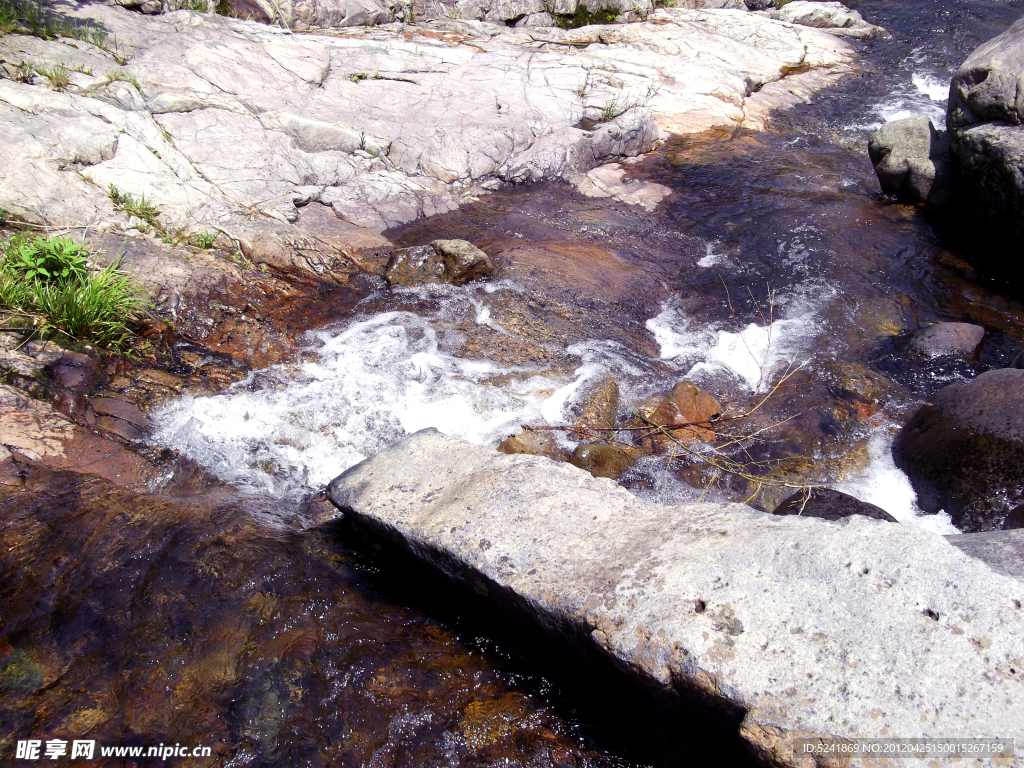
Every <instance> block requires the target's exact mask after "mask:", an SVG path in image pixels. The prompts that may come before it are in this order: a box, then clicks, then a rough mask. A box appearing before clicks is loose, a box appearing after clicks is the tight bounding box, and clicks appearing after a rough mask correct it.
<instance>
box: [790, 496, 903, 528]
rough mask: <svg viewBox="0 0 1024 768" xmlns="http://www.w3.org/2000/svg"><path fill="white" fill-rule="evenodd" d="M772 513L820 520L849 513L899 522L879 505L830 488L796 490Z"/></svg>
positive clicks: (835, 517) (840, 518)
mask: <svg viewBox="0 0 1024 768" xmlns="http://www.w3.org/2000/svg"><path fill="white" fill-rule="evenodd" d="M772 514H773V515H802V516H803V517H820V518H821V519H822V520H842V519H843V518H844V517H849V516H850V515H864V516H866V517H873V518H874V519H875V520H886V521H888V522H890V523H896V522H899V521H898V520H897V519H896V518H895V517H893V516H892V515H890V514H889V513H888V512H886V511H885V510H884V509H882V508H881V507H876V506H875V505H874V504H868V503H867V502H866V501H861V500H860V499H858V498H855V497H853V496H850V495H849V494H846V493H842V492H840V491H834V490H832V489H831V488H808V489H806V490H800V491H797V492H796V493H794V494H793V495H792V496H790V497H789V498H788V499H786V500H785V501H783V502H782V503H781V504H779V506H777V507H776V508H775V509H774V510H773V511H772Z"/></svg>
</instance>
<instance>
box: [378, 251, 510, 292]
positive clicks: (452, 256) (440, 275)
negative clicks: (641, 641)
mask: <svg viewBox="0 0 1024 768" xmlns="http://www.w3.org/2000/svg"><path fill="white" fill-rule="evenodd" d="M493 272H494V262H493V261H492V260H491V257H490V256H488V255H487V254H486V253H484V252H483V251H481V250H480V249H479V248H477V247H476V246H475V245H473V244H472V243H470V242H467V241H466V240H435V241H434V242H432V243H431V244H430V245H417V246H415V247H413V248H399V249H398V250H396V251H394V252H393V253H392V254H391V258H390V259H389V260H388V265H387V267H386V268H385V269H384V279H385V280H386V281H387V284H388V285H392V286H394V285H403V286H414V285H423V284H425V283H452V284H453V285H465V284H466V283H468V282H470V281H471V280H482V279H484V278H486V277H489V276H490V275H491V274H492V273H493Z"/></svg>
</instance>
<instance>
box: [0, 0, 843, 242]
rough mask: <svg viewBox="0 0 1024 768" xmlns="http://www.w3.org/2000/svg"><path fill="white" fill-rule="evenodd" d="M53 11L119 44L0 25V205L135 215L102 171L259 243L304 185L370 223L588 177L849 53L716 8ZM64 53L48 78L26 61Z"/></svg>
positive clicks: (765, 104) (132, 189) (41, 64)
mask: <svg viewBox="0 0 1024 768" xmlns="http://www.w3.org/2000/svg"><path fill="white" fill-rule="evenodd" d="M52 12H53V14H54V15H55V16H58V17H61V18H66V19H68V20H70V21H69V23H75V24H79V25H82V26H85V25H86V24H89V25H92V28H98V29H102V30H104V31H105V33H106V35H107V38H108V40H111V41H112V40H115V39H116V40H117V47H116V49H115V48H111V47H110V45H108V48H109V50H107V49H101V48H99V47H96V46H95V45H90V44H88V43H86V42H82V41H79V42H78V43H75V45H74V46H72V45H69V44H68V41H64V40H41V39H39V38H36V37H31V36H27V35H19V34H10V35H6V36H4V37H2V38H0V145H3V148H4V151H3V152H2V153H0V208H3V209H4V210H6V211H7V212H8V214H9V215H12V216H14V217H16V218H20V219H24V220H27V221H30V222H35V223H37V224H47V225H52V226H55V227H82V228H85V227H87V226H88V227H89V228H90V229H91V230H93V231H95V230H101V231H102V230H106V229H117V228H131V227H139V226H140V225H141V226H142V228H143V229H145V227H146V225H144V224H143V223H142V222H140V221H133V220H131V219H129V217H128V216H127V214H125V213H124V212H123V211H119V210H117V209H116V208H115V206H114V204H113V203H112V201H111V200H110V199H109V198H108V191H109V189H110V186H111V185H113V186H114V187H116V188H117V189H118V190H120V191H121V192H122V193H126V194H130V195H132V196H133V197H135V198H138V197H140V196H144V197H145V198H146V200H147V201H149V202H150V203H151V204H152V205H154V206H155V207H156V209H157V210H158V211H159V220H160V222H161V225H162V226H163V227H166V228H167V229H168V230H176V229H178V228H184V229H187V230H190V231H196V232H213V233H216V232H223V233H225V234H227V235H229V236H230V237H232V238H234V239H235V240H236V241H237V242H238V243H239V245H241V247H242V248H243V250H244V251H245V252H246V253H247V254H250V255H252V254H255V255H256V256H261V255H262V252H263V250H266V249H265V248H264V247H262V246H260V245H259V243H258V242H257V241H258V240H260V239H261V238H262V239H266V238H267V236H268V235H267V232H266V230H267V228H268V227H277V228H278V229H277V230H275V231H276V232H277V234H276V239H277V240H280V241H282V242H284V241H288V240H289V239H292V240H294V239H295V237H296V232H294V231H289V226H290V225H291V224H292V223H293V222H295V221H296V218H297V217H298V209H301V208H302V207H303V206H306V205H308V204H309V203H310V202H320V203H322V204H323V205H325V206H330V208H331V209H332V210H333V213H334V214H335V215H336V216H337V217H338V218H339V219H340V220H342V221H344V222H346V223H347V224H348V225H350V226H351V227H353V228H356V229H358V228H361V229H363V230H367V231H370V232H377V233H379V232H381V231H383V230H384V229H387V228H389V227H394V226H396V225H399V224H403V223H406V222H409V221H412V220H414V219H416V218H418V217H421V216H429V215H433V214H436V213H443V212H446V211H451V210H454V209H455V208H457V207H458V206H459V205H461V204H463V203H464V202H466V201H472V200H475V199H477V197H478V196H479V195H481V194H483V193H485V192H486V191H487V190H488V189H493V188H495V187H496V186H498V185H501V184H502V183H506V182H524V181H537V180H540V179H564V180H569V181H573V180H577V181H579V182H580V183H587V184H589V186H590V187H592V186H593V182H592V181H589V182H588V181H587V177H586V175H585V174H586V173H587V172H588V171H590V170H592V169H594V168H596V167H599V166H601V165H603V164H606V163H609V162H611V161H615V160H619V159H622V158H625V157H633V156H636V155H640V154H643V153H645V152H648V151H650V150H651V149H652V148H653V147H654V146H655V144H656V142H657V141H658V139H659V136H660V135H662V134H664V133H666V132H673V133H687V132H696V131H702V130H705V129H707V128H710V127H714V126H730V127H735V126H739V125H754V126H758V125H760V124H761V123H762V122H763V120H764V117H765V115H766V114H767V111H768V110H770V109H771V108H773V107H781V106H787V105H789V104H791V103H792V102H793V100H797V101H799V100H800V99H801V98H805V97H806V96H807V95H809V94H810V93H811V92H813V91H814V90H816V89H818V88H821V87H823V86H824V85H827V84H828V83H830V82H831V81H832V80H834V79H835V78H836V77H838V76H841V75H842V74H844V73H846V72H848V71H850V69H851V62H852V60H853V51H852V49H851V48H850V47H849V46H848V45H847V44H846V43H845V42H844V41H842V40H840V39H838V38H836V37H835V36H833V35H830V34H828V33H826V32H823V31H821V30H817V29H811V28H807V27H796V26H792V25H789V24H785V23H782V22H778V21H773V20H771V19H765V18H762V17H760V16H756V15H753V14H748V13H745V12H741V11H725V10H707V11H696V10H685V9H665V10H663V11H660V12H659V14H658V15H657V18H656V19H653V20H652V21H650V22H643V23H638V24H627V25H618V26H615V25H605V26H591V27H585V28H581V29H577V30H562V29H558V28H555V27H552V28H524V29H518V28H517V29H512V28H509V27H507V26H505V25H503V24H493V23H486V22H479V21H456V20H444V21H436V22H431V23H429V24H421V25H402V24H393V25H389V26H388V27H387V28H368V29H363V28H351V29H348V30H346V31H345V33H344V34H340V33H333V34H320V35H314V34H291V33H289V32H288V31H287V30H282V29H279V28H276V27H271V26H266V25H263V24H258V23H255V22H247V21H240V20H237V19H228V18H225V17H222V16H217V15H215V14H202V13H195V12H191V11H187V10H180V11H175V12H173V13H168V14H165V15H162V16H155V17H154V16H146V15H143V14H138V13H132V12H129V11H127V10H125V9H124V8H121V7H118V6H112V5H103V4H99V3H70V2H60V1H58V2H55V3H53V4H52ZM652 18H653V17H652ZM111 45H112V44H111ZM61 66H63V67H65V68H66V69H67V70H68V72H69V78H70V82H69V83H68V84H67V85H66V86H63V89H62V90H55V89H54V88H52V87H51V84H50V83H49V82H48V80H47V78H46V77H44V76H43V75H41V74H40V75H32V76H30V77H28V76H23V74H24V73H25V72H34V71H35V70H33V69H32V68H33V67H35V68H37V69H48V68H52V67H61ZM26 68H28V69H26ZM19 73H22V74H19ZM658 199H660V198H658ZM651 204H652V203H650V202H648V205H651ZM656 204H657V201H654V202H653V205H656Z"/></svg>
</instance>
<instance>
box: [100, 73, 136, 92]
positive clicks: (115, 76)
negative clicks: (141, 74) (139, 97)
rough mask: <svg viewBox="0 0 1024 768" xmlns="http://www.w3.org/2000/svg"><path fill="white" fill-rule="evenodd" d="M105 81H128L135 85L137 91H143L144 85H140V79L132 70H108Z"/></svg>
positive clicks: (104, 77)
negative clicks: (137, 78)
mask: <svg viewBox="0 0 1024 768" xmlns="http://www.w3.org/2000/svg"><path fill="white" fill-rule="evenodd" d="M103 82H104V83H117V82H122V83H128V84H129V85H134V86H135V90H136V91H139V92H140V93H141V92H142V86H141V85H139V81H138V80H136V79H135V75H133V74H132V73H131V72H107V74H105V75H104V76H103Z"/></svg>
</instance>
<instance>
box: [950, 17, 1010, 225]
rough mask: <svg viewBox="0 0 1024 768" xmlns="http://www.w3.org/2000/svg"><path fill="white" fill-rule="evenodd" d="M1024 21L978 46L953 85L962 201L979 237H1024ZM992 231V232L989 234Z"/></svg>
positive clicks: (952, 117) (953, 119) (952, 121)
mask: <svg viewBox="0 0 1024 768" xmlns="http://www.w3.org/2000/svg"><path fill="white" fill-rule="evenodd" d="M1022 70H1024V19H1020V20H1018V21H1017V22H1016V23H1015V24H1014V25H1013V26H1011V27H1010V28H1009V29H1008V30H1006V31H1005V32H1003V33H1002V34H1001V35H998V36H997V37H994V38H993V39H991V40H989V41H988V42H987V43H985V44H984V45H981V46H980V47H978V48H977V49H976V50H975V51H974V52H973V53H972V54H971V55H970V56H968V57H967V60H966V61H964V63H963V64H962V65H961V66H960V68H959V69H958V70H957V72H956V74H955V75H954V76H953V82H952V83H951V85H950V92H949V109H948V112H947V115H946V123H947V125H948V127H949V131H950V141H951V147H952V150H953V156H954V158H955V159H956V163H957V169H958V173H959V177H960V181H959V186H960V187H961V192H962V194H961V197H962V199H963V203H964V205H965V208H966V210H965V211H964V213H965V214H967V215H966V216H965V217H964V218H965V219H967V218H968V217H970V221H969V223H968V222H967V221H965V222H964V224H965V226H969V227H970V228H971V229H972V230H974V229H978V230H979V236H982V237H991V236H992V235H993V234H994V235H996V236H1001V237H1013V238H1017V239H1019V238H1020V237H1021V236H1024V128H1022V127H1021V122H1022V118H1024V104H1022V102H1021V98H1020V87H1019V84H1018V83H1019V79H1020V73H1021V71H1022ZM985 230H989V231H985Z"/></svg>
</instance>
